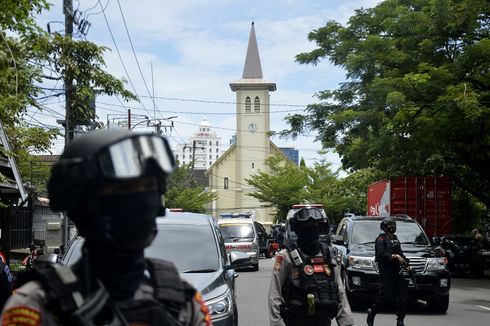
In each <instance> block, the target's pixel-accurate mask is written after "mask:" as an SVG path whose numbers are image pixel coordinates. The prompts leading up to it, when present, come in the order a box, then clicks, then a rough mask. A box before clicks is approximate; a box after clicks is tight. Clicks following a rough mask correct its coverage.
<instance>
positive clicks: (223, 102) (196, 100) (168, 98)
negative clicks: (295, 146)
mask: <svg viewBox="0 0 490 326" xmlns="http://www.w3.org/2000/svg"><path fill="white" fill-rule="evenodd" d="M141 97H143V98H145V97H147V96H141ZM155 99H160V100H168V101H181V102H198V103H208V104H233V105H236V104H242V105H245V104H246V103H245V102H232V101H215V100H201V99H190V98H178V97H164V96H155ZM252 104H253V103H252ZM260 106H289V107H296V108H306V107H307V106H308V105H307V104H281V103H277V104H270V103H269V104H264V103H260Z"/></svg>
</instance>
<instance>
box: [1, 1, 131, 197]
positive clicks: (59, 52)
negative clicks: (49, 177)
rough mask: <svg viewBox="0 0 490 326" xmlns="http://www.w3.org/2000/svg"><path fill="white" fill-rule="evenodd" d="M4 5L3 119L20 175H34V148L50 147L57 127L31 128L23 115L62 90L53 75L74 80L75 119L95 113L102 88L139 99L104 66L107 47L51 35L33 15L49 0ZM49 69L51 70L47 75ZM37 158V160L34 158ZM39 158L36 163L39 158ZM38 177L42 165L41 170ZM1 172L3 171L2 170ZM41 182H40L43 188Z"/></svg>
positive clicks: (57, 132)
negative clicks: (53, 84) (56, 88)
mask: <svg viewBox="0 0 490 326" xmlns="http://www.w3.org/2000/svg"><path fill="white" fill-rule="evenodd" d="M1 7H2V10H1V11H0V120H1V121H2V124H3V126H4V128H5V130H6V133H7V136H8V138H9V140H10V141H11V143H12V153H6V154H8V155H11V154H15V157H16V159H17V162H18V163H19V165H20V166H21V174H22V176H23V177H24V178H25V179H27V180H30V178H29V175H28V174H26V173H29V172H30V171H31V169H30V166H31V163H30V162H35V160H34V158H33V157H32V156H31V154H30V153H36V152H41V151H46V150H48V149H49V148H50V147H51V146H50V145H51V142H52V140H53V139H54V138H56V137H57V136H59V135H60V132H59V130H58V129H56V128H55V129H51V130H44V129H41V128H37V127H36V128H32V126H30V125H26V124H25V123H24V122H23V121H24V120H23V119H22V118H23V116H24V114H25V112H26V110H27V108H28V107H36V108H38V109H39V110H42V102H40V100H41V99H43V100H44V99H45V98H48V97H50V96H59V95H62V93H52V92H50V90H49V85H48V87H44V88H43V86H46V82H47V81H49V80H60V81H63V80H65V79H72V80H73V88H71V89H67V91H68V92H70V94H71V98H72V102H71V106H72V111H71V114H70V119H71V120H72V122H74V123H72V125H73V124H75V125H76V124H78V123H86V122H87V121H90V120H93V119H94V112H93V111H92V112H91V110H90V101H93V100H94V98H95V96H96V95H98V94H108V95H115V94H119V95H121V96H122V97H123V98H124V99H126V100H129V99H136V97H135V95H134V94H132V93H131V92H129V91H127V90H126V89H125V87H124V81H123V80H119V79H117V78H115V77H114V76H112V75H110V74H108V73H107V72H105V71H104V66H105V65H104V59H103V54H104V51H105V50H107V48H105V47H101V46H98V45H96V44H94V43H92V42H88V41H78V40H73V39H70V38H69V37H64V36H61V35H59V34H54V35H48V34H47V33H46V32H44V31H43V30H42V29H41V28H40V27H39V26H37V25H36V22H35V16H36V15H37V14H39V13H41V11H42V10H45V9H49V5H48V3H47V1H45V0H29V1H28V0H20V1H19V0H2V2H1ZM47 71H50V72H51V74H50V75H45V73H46V72H47ZM33 160H34V161H33ZM36 164H37V163H36ZM37 172H39V173H40V177H43V175H44V169H41V171H37ZM0 177H1V176H0ZM43 183H44V182H40V183H39V184H38V185H39V186H40V187H41V188H40V189H39V191H41V192H42V188H43Z"/></svg>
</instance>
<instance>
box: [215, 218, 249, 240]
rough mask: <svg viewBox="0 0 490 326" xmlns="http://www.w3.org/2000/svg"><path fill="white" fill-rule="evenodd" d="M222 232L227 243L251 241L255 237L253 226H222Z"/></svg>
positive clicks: (234, 224) (235, 224)
mask: <svg viewBox="0 0 490 326" xmlns="http://www.w3.org/2000/svg"><path fill="white" fill-rule="evenodd" d="M220 230H221V234H222V235H223V238H224V239H225V241H234V242H240V241H250V239H253V238H254V236H255V234H254V229H253V227H252V224H245V223H244V224H237V223H233V224H220Z"/></svg>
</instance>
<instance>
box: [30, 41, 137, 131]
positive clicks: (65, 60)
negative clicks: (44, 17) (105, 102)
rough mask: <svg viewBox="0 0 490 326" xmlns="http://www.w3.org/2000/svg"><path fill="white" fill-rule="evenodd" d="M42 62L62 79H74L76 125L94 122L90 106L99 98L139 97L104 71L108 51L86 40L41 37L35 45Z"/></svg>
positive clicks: (73, 111)
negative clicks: (109, 96) (105, 55)
mask: <svg viewBox="0 0 490 326" xmlns="http://www.w3.org/2000/svg"><path fill="white" fill-rule="evenodd" d="M34 47H35V48H36V49H38V51H39V53H41V54H42V56H40V57H39V58H38V59H39V62H40V63H45V64H48V65H49V66H51V67H54V68H55V69H56V72H57V73H58V74H59V76H60V79H62V80H64V79H65V78H66V79H72V80H73V89H72V96H71V98H72V103H71V107H72V112H71V119H72V122H73V123H75V124H78V123H80V124H83V123H85V122H87V121H90V120H93V119H94V117H93V114H94V112H93V110H91V109H90V102H92V101H94V100H95V97H96V96H97V95H99V94H107V95H121V96H122V97H123V98H124V99H125V100H130V99H133V100H136V99H137V98H136V96H135V95H134V94H133V93H131V92H129V91H127V90H126V89H125V88H124V81H123V80H119V79H117V78H115V77H114V76H112V75H111V74H109V73H107V72H105V71H104V67H105V62H104V52H105V51H106V50H108V48H106V47H104V46H98V45H96V44H94V43H92V42H89V41H85V40H73V39H71V38H69V37H66V36H62V35H60V34H54V35H53V36H49V37H40V38H38V39H37V43H36V44H35V45H34Z"/></svg>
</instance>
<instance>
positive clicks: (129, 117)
mask: <svg viewBox="0 0 490 326" xmlns="http://www.w3.org/2000/svg"><path fill="white" fill-rule="evenodd" d="M128 130H131V109H128Z"/></svg>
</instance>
